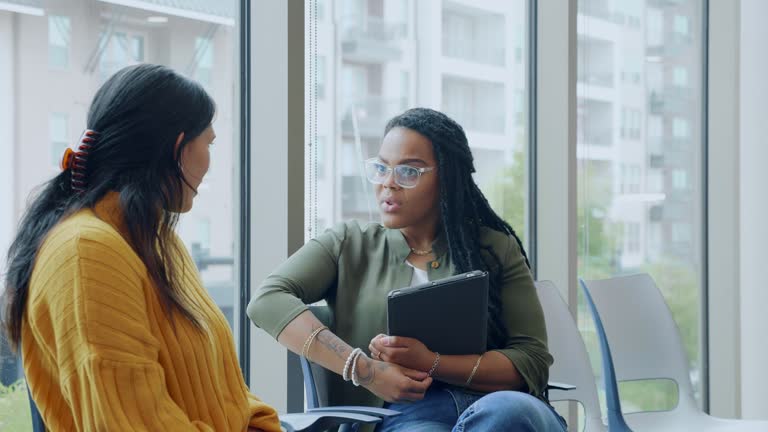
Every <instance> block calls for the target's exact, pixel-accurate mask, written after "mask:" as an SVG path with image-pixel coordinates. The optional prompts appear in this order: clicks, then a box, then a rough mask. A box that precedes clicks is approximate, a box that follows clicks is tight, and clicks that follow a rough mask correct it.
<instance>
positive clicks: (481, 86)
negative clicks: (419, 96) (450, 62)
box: [443, 76, 506, 134]
mask: <svg viewBox="0 0 768 432" xmlns="http://www.w3.org/2000/svg"><path fill="white" fill-rule="evenodd" d="M443 109H444V110H445V113H446V114H448V115H449V116H451V117H453V118H454V119H455V120H456V121H457V122H459V124H461V125H462V126H463V127H464V128H465V129H468V130H474V131H477V132H486V133H495V134H503V133H504V122H505V120H506V108H505V101H504V84H501V83H495V82H490V81H479V80H473V79H467V78H458V77H451V76H446V77H444V78H443Z"/></svg>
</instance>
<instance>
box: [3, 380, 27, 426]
mask: <svg viewBox="0 0 768 432" xmlns="http://www.w3.org/2000/svg"><path fill="white" fill-rule="evenodd" d="M27 430H32V418H31V416H30V414H29V398H28V396H27V383H26V382H25V381H24V379H20V380H18V381H16V382H15V383H13V384H11V385H9V386H7V387H6V386H4V385H2V384H0V431H27Z"/></svg>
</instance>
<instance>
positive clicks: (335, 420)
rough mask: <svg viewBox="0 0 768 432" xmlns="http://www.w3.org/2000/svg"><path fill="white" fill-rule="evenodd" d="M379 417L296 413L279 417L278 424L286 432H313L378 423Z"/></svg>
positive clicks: (334, 413)
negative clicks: (355, 424) (347, 425)
mask: <svg viewBox="0 0 768 432" xmlns="http://www.w3.org/2000/svg"><path fill="white" fill-rule="evenodd" d="M380 421H381V417H374V416H369V415H365V414H355V413H348V412H340V411H325V412H322V413H311V412H306V413H296V414H282V415H280V424H281V425H282V426H283V427H284V428H285V429H286V430H287V431H296V432H314V431H321V430H326V429H331V428H335V427H337V426H339V425H343V424H347V423H367V424H372V423H379V422H380Z"/></svg>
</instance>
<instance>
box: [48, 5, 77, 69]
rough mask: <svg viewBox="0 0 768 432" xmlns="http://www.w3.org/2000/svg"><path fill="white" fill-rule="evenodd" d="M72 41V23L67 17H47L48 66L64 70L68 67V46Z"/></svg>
mask: <svg viewBox="0 0 768 432" xmlns="http://www.w3.org/2000/svg"><path fill="white" fill-rule="evenodd" d="M71 41H72V22H71V21H70V19H69V17H66V16H59V15H49V16H48V65H49V66H50V67H52V68H56V69H64V68H66V67H67V66H68V65H69V45H70V43H71Z"/></svg>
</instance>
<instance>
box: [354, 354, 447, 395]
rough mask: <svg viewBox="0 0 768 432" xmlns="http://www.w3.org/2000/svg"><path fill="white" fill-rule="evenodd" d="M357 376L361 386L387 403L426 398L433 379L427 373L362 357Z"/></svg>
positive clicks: (359, 361)
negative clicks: (425, 394) (425, 395)
mask: <svg viewBox="0 0 768 432" xmlns="http://www.w3.org/2000/svg"><path fill="white" fill-rule="evenodd" d="M356 372H357V373H356V376H357V379H358V381H359V382H360V385H362V386H363V387H365V388H366V389H368V390H369V391H370V392H371V393H373V394H375V395H376V396H378V397H380V398H381V399H384V400H385V401H387V402H415V401H419V400H422V399H423V398H424V393H426V391H427V389H428V388H429V386H430V385H432V378H431V377H430V376H428V375H427V373H426V372H422V371H417V370H413V369H408V368H405V367H402V366H398V365H396V364H392V363H387V362H382V361H378V360H373V359H371V358H369V357H367V356H365V355H361V356H360V358H359V359H358V361H357V371H356Z"/></svg>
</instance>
